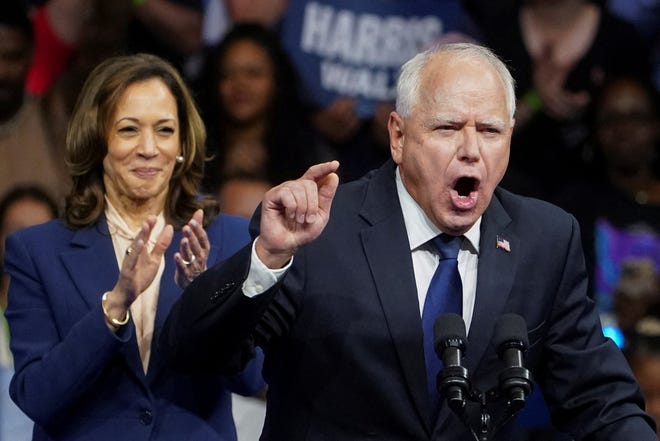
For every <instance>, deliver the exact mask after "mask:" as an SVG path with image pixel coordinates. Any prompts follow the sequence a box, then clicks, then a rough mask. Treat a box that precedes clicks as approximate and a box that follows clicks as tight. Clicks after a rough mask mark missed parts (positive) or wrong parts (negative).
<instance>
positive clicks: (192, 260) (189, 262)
mask: <svg viewBox="0 0 660 441" xmlns="http://www.w3.org/2000/svg"><path fill="white" fill-rule="evenodd" d="M194 261H195V255H194V254H192V255H191V256H190V260H186V259H184V258H183V256H181V262H183V264H184V265H186V266H188V265H190V264H191V263H193V262H194Z"/></svg>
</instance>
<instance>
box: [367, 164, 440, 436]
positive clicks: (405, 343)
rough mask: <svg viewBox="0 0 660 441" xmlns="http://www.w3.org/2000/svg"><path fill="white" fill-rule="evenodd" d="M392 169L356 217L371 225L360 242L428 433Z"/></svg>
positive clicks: (412, 293)
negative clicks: (359, 216) (358, 216)
mask: <svg viewBox="0 0 660 441" xmlns="http://www.w3.org/2000/svg"><path fill="white" fill-rule="evenodd" d="M394 169H395V165H394V163H392V162H389V163H388V165H386V166H384V167H383V168H381V170H379V172H377V174H376V175H375V176H374V178H373V179H374V181H373V182H372V184H370V186H369V189H368V190H367V196H366V198H365V203H364V205H363V207H362V210H361V212H360V215H361V216H362V217H363V218H364V219H365V220H366V221H367V222H369V223H370V224H371V226H370V227H368V228H366V229H364V230H363V231H362V233H361V239H362V245H363V247H364V250H365V254H366V257H367V261H368V264H369V267H370V269H371V273H372V275H373V279H374V283H375V284H376V289H377V292H378V297H379V299H380V303H381V306H382V309H383V313H384V315H385V320H386V322H387V326H388V328H389V331H390V335H391V337H392V342H393V344H394V347H395V349H396V352H397V354H398V356H399V362H400V364H401V369H402V371H403V375H404V377H405V379H406V383H407V386H408V389H409V391H410V396H411V399H412V401H413V403H414V405H415V408H416V410H417V413H418V415H419V417H420V421H423V422H424V425H425V429H426V431H427V432H429V433H430V421H429V417H428V415H429V410H428V409H429V406H430V404H429V402H428V397H427V392H426V374H425V367H424V349H423V347H422V325H421V317H420V313H419V305H418V300H417V288H416V285H415V277H414V270H413V265H412V257H411V254H410V245H409V242H408V236H407V235H406V229H405V224H404V220H403V215H402V213H401V206H400V204H399V199H398V196H397V194H396V184H395V178H394ZM401 256H406V257H405V258H403V259H402V257H401Z"/></svg>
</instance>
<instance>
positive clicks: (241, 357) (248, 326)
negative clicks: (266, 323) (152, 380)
mask: <svg viewBox="0 0 660 441" xmlns="http://www.w3.org/2000/svg"><path fill="white" fill-rule="evenodd" d="M251 251H252V245H251V244H250V245H247V246H245V247H244V248H243V249H241V250H240V251H239V252H237V253H236V254H235V255H233V256H231V257H230V258H229V259H227V260H226V261H224V262H221V263H220V264H218V265H215V266H214V267H212V268H210V269H209V270H207V271H206V272H204V273H203V274H201V275H200V276H199V277H197V278H196V279H195V280H194V281H193V283H191V284H190V286H188V288H186V290H185V291H184V293H183V295H182V296H181V298H180V299H179V300H178V301H177V302H176V303H175V305H174V306H173V308H172V310H171V311H170V313H169V315H168V318H167V320H166V322H165V325H164V327H163V332H162V337H161V347H162V349H163V354H164V356H165V357H166V358H167V359H168V360H169V362H170V363H171V364H172V365H173V366H174V367H175V368H176V369H177V370H180V371H185V372H195V371H213V370H220V372H222V373H224V374H228V375H229V374H235V373H237V372H240V371H241V370H242V369H243V368H244V366H245V365H246V363H247V362H248V361H249V360H250V359H252V358H253V357H254V356H255V347H256V345H257V342H256V341H255V336H254V330H255V328H256V325H257V323H258V322H259V320H260V318H261V317H262V316H263V314H264V311H265V310H266V308H267V307H268V306H269V304H270V302H271V301H272V299H273V297H274V296H275V294H276V293H277V292H278V290H279V287H280V285H281V283H277V284H276V285H275V286H273V287H272V288H270V289H269V290H268V291H266V292H265V293H263V294H260V295H258V296H255V297H253V298H249V297H246V296H245V295H244V294H243V291H242V285H243V282H244V281H245V279H246V278H247V275H248V271H249V268H250V259H251Z"/></svg>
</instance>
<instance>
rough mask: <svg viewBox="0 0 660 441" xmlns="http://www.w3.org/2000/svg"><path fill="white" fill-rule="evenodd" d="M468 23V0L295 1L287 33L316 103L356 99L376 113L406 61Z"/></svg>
mask: <svg viewBox="0 0 660 441" xmlns="http://www.w3.org/2000/svg"><path fill="white" fill-rule="evenodd" d="M463 20H464V16H463V11H462V8H461V6H460V0H314V1H310V0H291V1H290V2H289V9H288V10H287V13H286V16H285V17H284V20H283V21H282V23H281V25H280V32H281V37H282V41H283V44H284V46H285V48H286V49H287V51H288V53H289V54H290V56H291V59H292V61H293V63H294V65H295V66H296V68H297V69H298V72H299V74H300V76H301V79H302V81H303V84H304V86H305V89H306V93H307V96H308V99H309V100H311V102H313V103H314V104H316V105H319V106H327V105H328V104H330V103H331V102H332V101H333V100H334V99H335V98H337V97H339V96H349V97H354V98H355V99H356V100H357V102H358V112H359V113H360V114H361V115H362V116H369V115H371V114H372V112H373V108H374V105H375V104H376V103H378V102H381V101H392V100H393V99H394V97H395V92H396V90H395V89H396V79H397V75H398V71H399V68H400V66H401V64H402V63H403V62H405V61H406V60H407V59H409V58H410V57H412V56H413V55H415V54H416V53H417V52H419V51H420V50H423V49H425V48H427V47H428V46H429V45H431V44H432V43H433V42H434V41H436V40H438V39H439V38H440V37H441V36H442V35H443V34H446V33H447V32H454V31H459V30H460V28H461V26H462V24H463Z"/></svg>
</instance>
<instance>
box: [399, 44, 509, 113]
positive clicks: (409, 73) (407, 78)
mask: <svg viewBox="0 0 660 441" xmlns="http://www.w3.org/2000/svg"><path fill="white" fill-rule="evenodd" d="M444 52H452V53H454V54H455V55H456V56H457V57H465V58H479V59H481V60H484V61H486V62H487V63H489V64H490V65H491V66H493V67H494V68H495V70H496V71H497V73H498V75H499V76H500V79H501V80H502V83H503V84H504V91H505V93H506V99H507V109H508V111H509V117H510V118H511V119H513V115H514V114H515V112H516V92H515V81H514V79H513V77H512V76H511V72H509V69H508V68H507V67H506V65H505V64H504V62H502V60H500V58H499V57H498V56H497V55H495V53H494V52H493V51H491V50H490V49H488V48H487V47H484V46H480V45H478V44H474V43H448V44H440V45H436V46H434V47H432V48H430V49H427V50H425V51H424V52H420V53H419V54H417V55H415V56H414V57H413V58H411V59H410V60H408V61H407V62H406V63H405V64H404V65H403V66H401V73H400V75H399V80H398V82H397V87H396V95H397V96H396V111H397V113H398V114H399V115H401V116H402V117H404V118H406V117H409V116H410V114H411V113H412V110H413V107H415V105H416V104H417V100H418V98H419V96H420V90H419V87H420V75H421V72H422V70H423V69H424V67H425V66H426V65H427V64H428V62H429V61H430V60H431V59H432V58H433V57H434V56H435V55H437V54H440V53H444Z"/></svg>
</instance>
